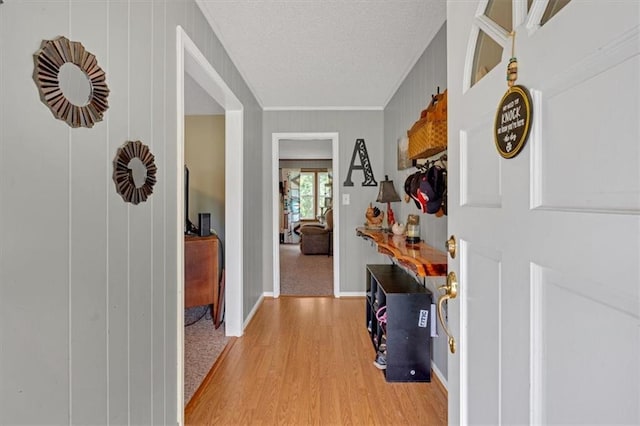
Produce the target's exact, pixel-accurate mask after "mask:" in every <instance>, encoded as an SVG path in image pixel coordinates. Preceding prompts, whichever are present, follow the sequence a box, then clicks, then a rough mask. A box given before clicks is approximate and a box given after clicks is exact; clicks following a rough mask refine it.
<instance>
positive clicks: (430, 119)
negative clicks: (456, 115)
mask: <svg viewBox="0 0 640 426" xmlns="http://www.w3.org/2000/svg"><path fill="white" fill-rule="evenodd" d="M407 136H408V137H409V150H408V151H409V152H408V154H409V158H410V159H412V160H415V159H416V158H428V157H431V156H432V155H435V154H437V153H439V152H441V151H444V150H445V149H447V91H446V90H445V91H444V92H443V93H438V94H437V95H432V97H431V102H430V103H429V106H428V107H427V108H426V109H425V110H423V111H422V112H421V113H420V119H419V120H418V121H416V122H415V123H414V124H413V126H411V129H409V130H408V131H407Z"/></svg>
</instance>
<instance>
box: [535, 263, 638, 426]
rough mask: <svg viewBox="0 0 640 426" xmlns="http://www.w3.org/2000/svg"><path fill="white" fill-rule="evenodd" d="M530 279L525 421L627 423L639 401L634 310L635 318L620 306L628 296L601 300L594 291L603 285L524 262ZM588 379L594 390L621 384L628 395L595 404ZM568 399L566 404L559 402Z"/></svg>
mask: <svg viewBox="0 0 640 426" xmlns="http://www.w3.org/2000/svg"><path fill="white" fill-rule="evenodd" d="M530 277H531V280H530V291H531V311H530V316H531V318H530V328H531V338H530V339H531V340H530V341H531V360H530V378H531V395H530V402H531V409H530V421H531V423H532V424H562V423H568V422H572V423H593V424H633V423H634V422H635V421H636V420H637V418H638V413H639V412H638V410H639V409H638V405H637V401H638V400H639V399H640V382H638V381H637V380H636V379H637V378H638V377H640V366H639V365H638V362H637V360H638V359H640V353H639V351H638V348H639V347H640V344H639V343H640V336H639V334H638V329H639V328H638V324H639V323H638V316H637V314H638V313H637V307H636V312H635V314H633V313H631V312H628V311H627V312H625V311H624V310H622V309H621V306H622V305H624V303H625V302H624V299H629V297H628V295H624V294H615V293H614V292H608V294H609V296H608V297H604V298H603V294H602V293H603V292H602V291H598V289H603V288H605V287H604V285H603V284H602V283H595V282H590V281H589V280H588V279H586V278H584V277H578V276H575V275H569V274H565V273H562V272H559V271H557V270H553V269H550V268H548V267H545V266H542V265H539V264H536V263H531V264H530ZM604 296H606V295H604ZM603 299H604V300H603ZM607 299H608V300H607ZM635 300H636V301H637V299H635ZM628 304H629V303H628V302H627V305H628ZM626 339H632V340H633V339H636V341H635V342H634V344H632V345H631V347H632V348H633V349H632V350H631V351H623V352H620V351H618V350H617V348H618V343H619V342H620V341H621V340H626ZM625 347H629V346H627V345H625ZM612 356H614V359H615V362H611V361H612ZM592 357H595V358H597V359H601V360H602V362H603V366H602V370H605V364H604V363H605V361H607V362H606V372H607V373H606V375H603V374H602V371H599V370H594V369H593V368H592V367H593V365H592V364H590V363H589V361H588V360H589V359H591V358H592ZM593 375H598V376H599V377H598V381H599V383H600V386H602V385H603V383H604V386H606V387H611V388H615V387H616V386H618V385H619V384H620V383H625V382H627V385H626V387H627V388H628V389H631V392H627V393H625V394H624V395H623V396H620V397H619V398H618V399H617V400H616V401H615V403H612V402H611V401H610V400H609V402H608V403H607V402H606V401H603V400H601V399H598V396H597V395H598V392H593V391H592V390H591V389H590V387H591V383H593V380H592V377H591V376H593ZM630 381H631V383H632V384H629V383H628V382H630ZM576 389H578V392H576ZM569 395H571V398H573V403H572V405H567V404H566V401H567V400H568V397H569ZM612 404H614V405H612ZM578 406H579V407H580V410H576V409H575V408H576V407H578ZM578 415H579V416H580V417H576V416H578Z"/></svg>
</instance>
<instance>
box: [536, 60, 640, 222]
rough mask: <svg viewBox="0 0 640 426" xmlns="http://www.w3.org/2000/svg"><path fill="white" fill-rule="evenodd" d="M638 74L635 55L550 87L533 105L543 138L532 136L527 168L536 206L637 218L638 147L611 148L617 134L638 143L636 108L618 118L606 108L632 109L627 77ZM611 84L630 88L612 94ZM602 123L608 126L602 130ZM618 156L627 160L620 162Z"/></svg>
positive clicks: (639, 190) (639, 189) (634, 93)
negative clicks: (580, 107) (577, 111)
mask: <svg viewBox="0 0 640 426" xmlns="http://www.w3.org/2000/svg"><path fill="white" fill-rule="evenodd" d="M639 73H640V56H634V57H631V58H629V59H627V60H625V61H624V62H621V63H617V64H615V65H614V66H611V67H609V68H607V69H606V70H605V71H603V72H599V73H597V74H595V75H593V77H592V78H589V79H585V80H583V81H582V82H581V83H579V84H571V85H570V86H571V87H567V88H566V89H564V90H561V89H559V88H555V89H554V90H553V91H555V93H554V95H553V96H546V92H545V99H544V102H541V103H540V105H536V108H537V109H538V113H539V114H538V115H542V117H543V118H542V119H543V120H544V125H545V134H544V135H540V134H538V135H537V137H538V138H539V140H536V141H535V142H534V143H535V144H536V154H535V156H536V160H537V161H535V162H534V166H535V168H534V169H533V170H532V174H533V175H534V177H533V179H532V183H533V185H534V187H533V188H532V195H533V194H535V195H534V199H535V201H534V206H535V207H536V208H544V209H546V210H568V211H582V212H590V213H618V214H632V215H638V214H640V147H637V146H636V147H635V148H632V150H631V151H629V150H627V151H621V150H619V149H616V148H617V146H616V138H617V137H618V136H619V135H625V136H624V137H629V138H632V139H635V140H638V139H640V132H639V129H638V126H637V117H633V115H632V114H633V113H634V111H636V110H637V109H636V108H630V109H628V110H626V111H624V112H623V113H622V114H621V113H620V111H619V110H617V109H612V108H610V104H611V103H613V102H620V103H622V104H625V105H634V104H636V105H637V103H638V98H637V93H638V92H639V91H640V87H638V86H637V80H636V82H635V83H633V77H634V76H637V75H638V74H639ZM615 81H631V82H632V85H631V86H629V87H625V89H624V90H615V93H614V91H612V87H615V86H612V83H611V82H615ZM634 84H635V86H634ZM553 91H552V92H553ZM536 101H538V99H536ZM588 103H591V104H592V107H591V108H589V109H586V110H585V111H584V113H583V114H581V115H580V116H575V115H574V116H573V117H572V119H569V120H568V119H567V118H566V116H567V114H565V113H566V111H567V110H568V109H570V108H573V107H574V105H576V104H588ZM541 113H542V114H541ZM603 123H608V124H609V125H608V128H606V130H604V129H603V127H602V124H603ZM585 147H587V148H589V149H588V150H585V149H584V148H585ZM634 150H635V151H634ZM623 156H625V157H627V161H625V162H620V161H619V158H621V157H623ZM567 170H570V173H567ZM634 176H635V179H634ZM536 198H537V199H536Z"/></svg>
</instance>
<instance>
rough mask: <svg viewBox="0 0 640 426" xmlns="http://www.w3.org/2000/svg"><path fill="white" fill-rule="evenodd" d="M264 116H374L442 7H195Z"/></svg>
mask: <svg viewBox="0 0 640 426" xmlns="http://www.w3.org/2000/svg"><path fill="white" fill-rule="evenodd" d="M196 3H197V4H198V5H199V6H200V8H201V9H202V11H203V13H204V15H205V16H206V17H207V20H208V21H209V24H210V25H211V27H212V28H213V30H214V32H215V33H216V35H217V36H218V38H219V39H220V41H221V42H222V44H223V45H224V47H225V49H226V50H227V52H228V53H229V56H230V57H231V60H232V61H233V63H234V64H235V65H236V67H237V68H238V70H239V71H240V74H242V76H243V78H244V80H245V81H246V82H247V84H248V85H249V87H250V88H251V90H252V92H253V93H254V95H255V96H256V97H257V99H258V102H259V103H260V105H261V106H262V107H263V108H264V109H266V110H278V109H382V108H384V107H385V105H386V104H387V102H388V101H389V99H390V98H391V96H393V94H394V93H395V91H396V90H397V88H398V86H399V85H400V83H401V82H402V80H404V78H405V77H406V75H407V73H408V72H409V71H410V70H411V68H412V67H413V65H414V64H415V63H416V61H417V60H418V58H419V57H420V55H421V54H422V53H423V52H424V50H425V48H426V47H427V46H428V44H429V42H430V41H431V40H432V39H433V37H434V36H435V34H436V32H437V31H438V30H439V29H440V27H441V26H442V24H443V23H444V21H445V17H446V1H445V0H233V1H231V0H196Z"/></svg>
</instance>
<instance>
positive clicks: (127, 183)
mask: <svg viewBox="0 0 640 426" xmlns="http://www.w3.org/2000/svg"><path fill="white" fill-rule="evenodd" d="M154 160H155V157H154V156H153V154H152V153H151V151H149V147H148V146H146V145H145V144H143V143H142V142H140V141H127V142H126V143H125V144H124V145H122V146H121V147H120V148H118V152H117V153H116V157H115V158H114V160H113V181H114V182H115V184H116V191H117V192H118V194H120V195H121V196H122V199H123V200H124V201H125V202H128V203H132V204H139V203H140V202H143V201H147V198H149V196H150V195H151V194H152V193H153V185H155V184H156V171H157V168H156V165H155V163H154Z"/></svg>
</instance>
